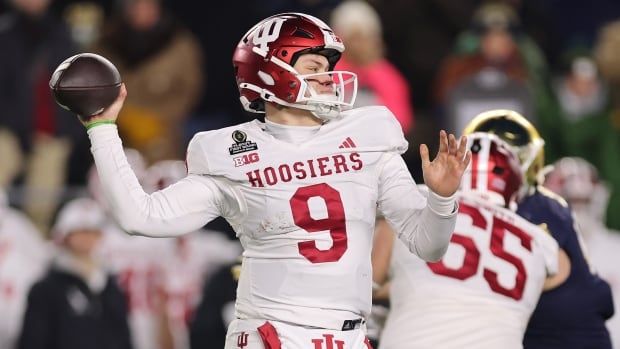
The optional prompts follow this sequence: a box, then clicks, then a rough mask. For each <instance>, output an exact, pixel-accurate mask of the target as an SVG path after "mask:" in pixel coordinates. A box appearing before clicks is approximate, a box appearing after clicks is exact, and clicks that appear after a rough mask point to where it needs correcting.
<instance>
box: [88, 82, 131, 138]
mask: <svg viewBox="0 0 620 349" xmlns="http://www.w3.org/2000/svg"><path fill="white" fill-rule="evenodd" d="M126 97H127V88H126V87H125V84H122V85H121V90H120V92H119V93H118V97H116V100H115V101H114V102H113V103H112V104H111V105H110V106H109V107H107V108H105V109H104V110H103V111H102V112H101V113H99V114H97V115H95V116H93V117H91V118H90V119H88V121H82V124H83V125H84V126H86V128H89V126H92V125H94V124H95V123H106V124H107V123H115V122H116V119H117V118H118V113H120V111H121V109H122V108H123V103H125V98H126Z"/></svg>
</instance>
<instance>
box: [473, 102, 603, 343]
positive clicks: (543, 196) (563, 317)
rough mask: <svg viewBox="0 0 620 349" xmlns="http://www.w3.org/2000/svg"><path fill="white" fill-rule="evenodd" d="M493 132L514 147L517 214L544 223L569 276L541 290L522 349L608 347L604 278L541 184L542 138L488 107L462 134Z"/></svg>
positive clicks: (558, 202)
mask: <svg viewBox="0 0 620 349" xmlns="http://www.w3.org/2000/svg"><path fill="white" fill-rule="evenodd" d="M473 132H487V133H492V134H496V135H497V136H499V137H500V138H502V139H503V140H505V141H506V142H508V143H509V144H510V145H512V146H513V147H515V148H516V149H517V151H518V154H519V160H520V162H521V170H522V171H523V173H525V175H526V180H527V185H526V186H524V189H523V190H522V192H521V193H520V198H519V200H518V201H519V202H518V210H517V213H518V214H520V215H521V216H522V217H524V218H525V219H527V220H528V221H530V222H532V223H534V224H544V225H546V227H547V229H548V230H549V231H550V232H551V235H552V236H553V237H554V238H555V240H556V241H557V242H558V244H559V246H560V257H561V258H560V262H561V263H568V265H569V266H570V268H569V270H570V275H569V276H568V278H567V279H566V281H565V282H564V283H563V284H561V285H560V286H558V287H556V288H554V289H553V290H551V291H548V292H544V293H543V294H542V295H541V297H540V300H539V302H538V305H537V307H536V309H535V310H534V313H533V314H532V317H531V318H530V322H529V324H528V328H527V331H526V333H525V337H524V341H523V344H524V347H525V348H526V349H537V348H545V349H553V348H563V349H570V348H601V349H606V348H609V349H611V343H610V339H609V333H608V331H607V329H606V328H605V320H606V319H608V318H609V317H611V316H612V314H613V302H612V296H611V290H610V287H609V285H608V284H607V282H605V281H604V280H602V279H601V278H599V277H598V276H597V275H595V274H594V273H593V272H592V268H591V266H590V265H589V263H588V260H587V258H586V253H585V249H584V248H583V243H582V239H581V237H580V235H579V232H578V231H577V229H576V225H575V222H574V221H573V215H572V213H571V210H570V208H569V207H568V205H567V204H566V202H565V201H564V200H563V199H562V198H560V197H559V196H558V195H556V194H554V193H552V192H551V191H549V190H548V189H545V188H544V187H542V186H541V185H539V184H541V183H542V179H541V178H540V177H541V174H542V173H543V171H542V169H543V166H544V141H543V139H542V138H541V137H540V135H539V133H538V131H537V130H536V129H535V128H534V126H533V125H532V124H531V123H530V122H529V121H527V119H525V118H524V117H523V116H522V115H520V114H519V113H516V112H514V111H511V110H492V111H488V112H485V113H482V114H480V115H478V116H476V117H475V118H474V119H472V121H471V122H470V123H469V124H468V125H467V127H466V128H465V131H464V134H466V135H467V134H470V133H473Z"/></svg>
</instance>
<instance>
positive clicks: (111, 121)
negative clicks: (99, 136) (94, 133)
mask: <svg viewBox="0 0 620 349" xmlns="http://www.w3.org/2000/svg"><path fill="white" fill-rule="evenodd" d="M115 123H116V122H115V121H114V120H102V121H95V122H91V123H88V124H86V129H87V130H90V129H91V128H93V127H96V126H99V125H109V124H115Z"/></svg>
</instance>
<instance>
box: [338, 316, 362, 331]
mask: <svg viewBox="0 0 620 349" xmlns="http://www.w3.org/2000/svg"><path fill="white" fill-rule="evenodd" d="M365 322H366V321H364V319H361V318H360V319H355V320H344V321H343V322H342V330H343V331H351V330H355V329H358V328H360V326H361V325H362V324H363V323H365Z"/></svg>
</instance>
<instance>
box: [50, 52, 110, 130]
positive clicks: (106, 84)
mask: <svg viewBox="0 0 620 349" xmlns="http://www.w3.org/2000/svg"><path fill="white" fill-rule="evenodd" d="M121 82H122V81H121V75H120V73H119V72H118V69H116V67H115V66H114V64H112V62H110V61H109V60H107V59H106V58H104V57H102V56H100V55H96V54H93V53H81V54H78V55H75V56H72V57H69V58H67V59H66V60H65V61H64V62H62V63H61V64H60V65H59V66H58V68H56V70H55V71H54V73H53V74H52V78H51V79H50V84H49V85H50V88H51V89H52V93H53V95H54V98H55V99H56V102H57V103H58V104H59V105H60V106H61V107H63V108H65V109H67V110H70V111H72V112H74V113H76V114H77V115H78V117H80V119H82V121H88V120H89V119H90V118H91V117H92V116H94V115H97V114H99V113H101V112H102V111H103V110H104V109H105V108H106V107H108V106H109V105H110V104H112V102H114V100H115V99H116V97H118V94H119V91H120V88H121Z"/></svg>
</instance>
